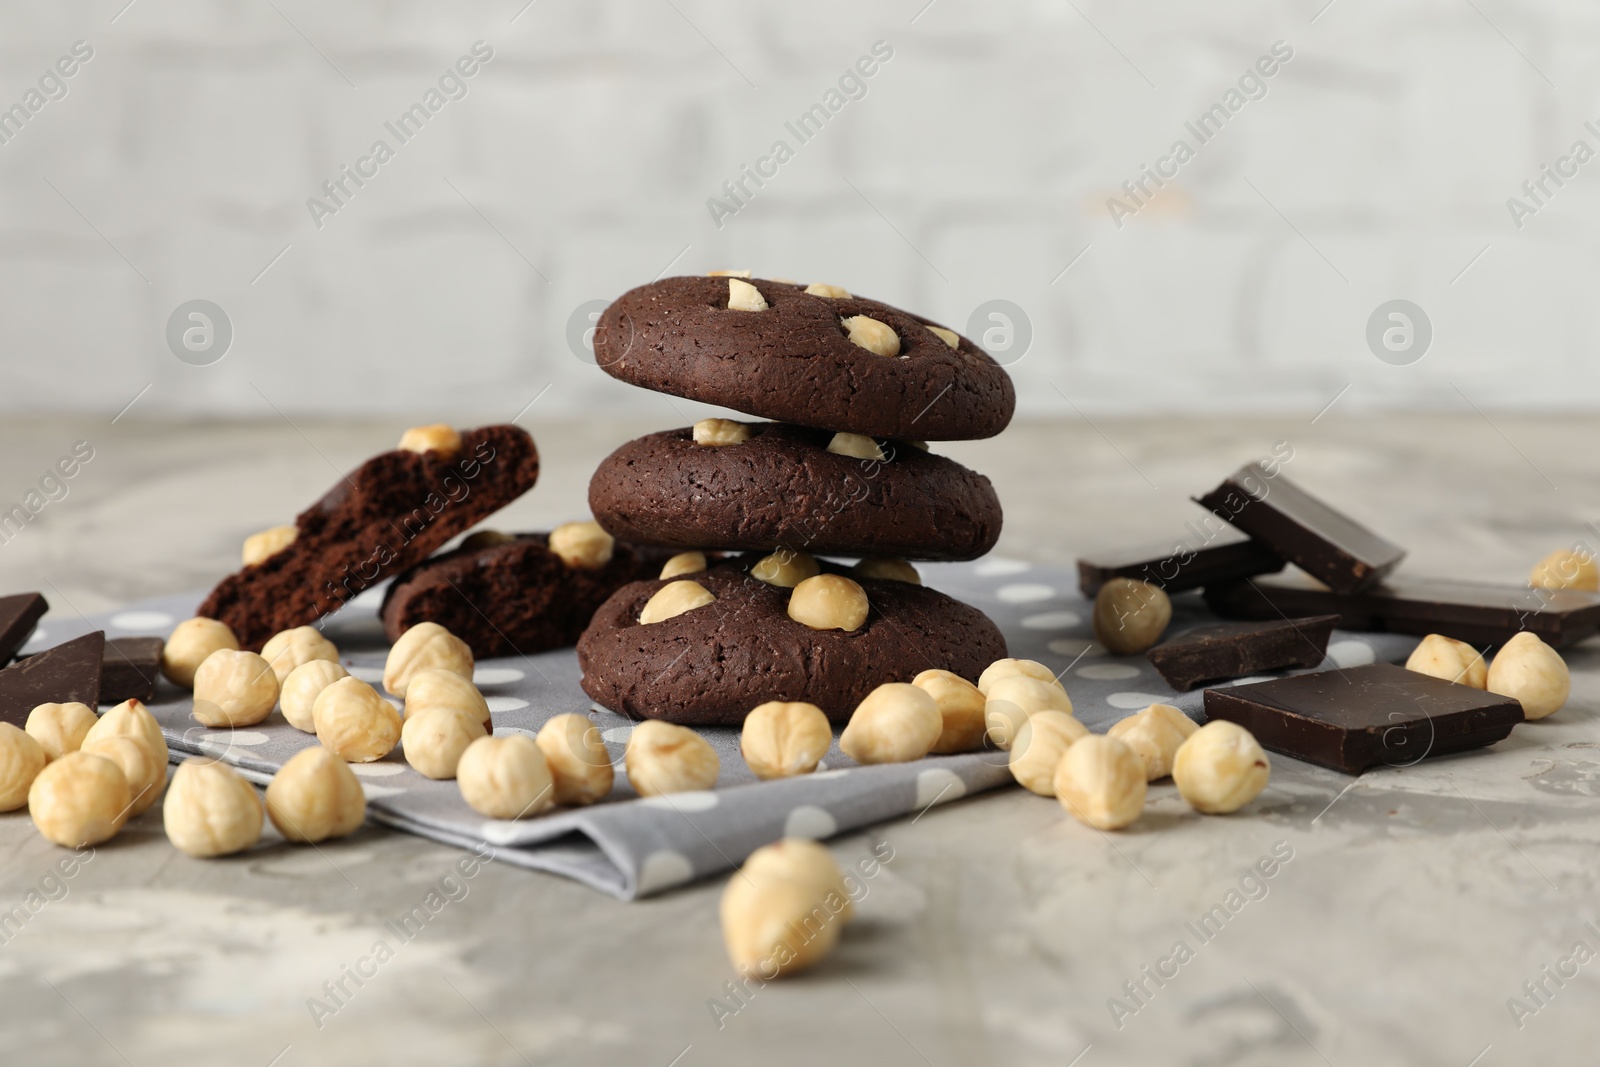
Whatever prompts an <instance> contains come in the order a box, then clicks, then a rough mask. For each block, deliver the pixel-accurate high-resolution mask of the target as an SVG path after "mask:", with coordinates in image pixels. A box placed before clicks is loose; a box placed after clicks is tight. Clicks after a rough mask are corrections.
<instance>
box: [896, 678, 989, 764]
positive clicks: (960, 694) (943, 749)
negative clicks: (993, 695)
mask: <svg viewBox="0 0 1600 1067" xmlns="http://www.w3.org/2000/svg"><path fill="white" fill-rule="evenodd" d="M911 684H912V685H914V686H916V687H917V688H918V689H921V690H923V691H925V692H926V693H927V694H928V695H929V696H931V697H932V698H933V702H934V703H935V704H937V705H938V707H939V717H940V719H942V720H943V723H944V726H943V729H942V730H941V731H940V733H939V739H938V740H937V741H935V742H934V743H933V747H932V748H930V749H929V750H928V751H929V752H932V753H934V754H935V755H944V754H946V753H950V752H971V751H972V750H973V749H975V748H980V747H982V745H983V735H984V732H985V731H986V730H987V729H988V724H987V723H985V721H984V718H983V705H984V697H983V694H982V693H980V692H979V691H978V687H977V686H975V685H973V684H972V683H971V682H969V681H967V680H966V679H965V678H963V677H961V675H959V674H956V673H954V672H953V671H941V670H937V669H934V670H926V671H923V672H922V673H921V674H919V675H917V676H916V677H915V678H913V679H911Z"/></svg>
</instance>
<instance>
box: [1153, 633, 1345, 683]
mask: <svg viewBox="0 0 1600 1067" xmlns="http://www.w3.org/2000/svg"><path fill="white" fill-rule="evenodd" d="M1338 621H1339V616H1337V615H1314V616H1312V617H1311V618H1307V619H1277V620H1275V621H1273V622H1219V623H1213V624H1211V625H1209V626H1197V627H1195V628H1194V629H1193V630H1188V631H1185V632H1184V633H1181V634H1179V635H1178V636H1177V637H1174V638H1172V639H1171V640H1170V641H1164V642H1162V643H1161V644H1159V645H1157V646H1156V647H1155V648H1152V649H1151V650H1150V651H1148V652H1146V653H1145V654H1144V655H1145V658H1146V659H1148V660H1149V661H1150V662H1151V663H1153V664H1154V665H1155V668H1156V670H1158V671H1160V672H1161V677H1163V678H1165V679H1166V680H1167V684H1168V685H1170V686H1172V688H1174V689H1177V690H1179V691H1187V690H1190V689H1193V688H1194V687H1195V686H1197V685H1201V684H1203V683H1206V682H1225V681H1229V680H1231V679H1233V678H1243V677H1244V676H1245V675H1247V674H1257V673H1259V672H1261V671H1277V670H1284V669H1287V668H1289V667H1315V666H1317V664H1319V663H1321V662H1322V660H1323V657H1325V656H1326V655H1327V654H1328V636H1329V635H1330V634H1332V633H1333V626H1334V623H1336V622H1338Z"/></svg>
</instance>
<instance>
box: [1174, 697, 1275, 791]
mask: <svg viewBox="0 0 1600 1067" xmlns="http://www.w3.org/2000/svg"><path fill="white" fill-rule="evenodd" d="M1271 776H1272V766H1271V764H1270V763H1268V761H1267V754H1266V752H1264V751H1263V750H1262V748H1261V746H1260V744H1258V743H1257V742H1256V739H1255V736H1254V735H1252V734H1251V733H1250V731H1249V730H1246V729H1245V728H1244V727H1243V726H1240V725H1239V724H1238V723H1233V722H1228V721H1227V720H1225V719H1213V720H1212V721H1211V722H1208V723H1206V724H1205V725H1204V726H1202V727H1200V729H1198V730H1196V731H1195V732H1194V733H1192V734H1190V735H1189V739H1188V740H1187V741H1185V742H1184V743H1183V744H1182V745H1181V746H1179V748H1178V755H1177V756H1176V757H1175V758H1174V759H1173V761H1172V780H1173V781H1174V782H1176V783H1177V785H1178V792H1179V794H1181V795H1182V797H1183V799H1185V800H1187V801H1188V802H1189V805H1190V807H1192V808H1194V810H1195V811H1199V812H1204V813H1205V814H1207V815H1226V814H1228V813H1229V812H1232V811H1238V810H1239V809H1240V808H1242V807H1244V806H1245V805H1246V804H1248V803H1250V802H1251V801H1252V800H1254V799H1255V798H1256V797H1258V796H1260V795H1261V791H1262V790H1263V789H1265V788H1266V787H1267V779H1268V778H1270V777H1271Z"/></svg>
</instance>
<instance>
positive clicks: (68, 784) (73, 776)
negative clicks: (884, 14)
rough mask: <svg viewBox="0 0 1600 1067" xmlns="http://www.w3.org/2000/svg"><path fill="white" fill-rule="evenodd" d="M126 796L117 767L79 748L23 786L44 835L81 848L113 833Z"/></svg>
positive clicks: (125, 812)
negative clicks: (31, 782) (26, 788)
mask: <svg viewBox="0 0 1600 1067" xmlns="http://www.w3.org/2000/svg"><path fill="white" fill-rule="evenodd" d="M13 729H15V727H13ZM24 736H26V735H24ZM40 755H43V753H42V752H41V753H40ZM131 799H132V797H131V796H130V794H129V792H128V779H127V776H126V775H124V774H123V773H122V768H121V767H119V766H117V764H116V763H115V762H113V761H111V760H109V759H106V758H105V757H104V756H97V755H95V754H94V753H93V752H84V751H82V750H79V751H77V752H68V753H67V754H66V755H65V756H62V757H61V758H60V759H58V760H54V761H52V762H51V763H49V764H48V765H46V766H45V767H44V769H43V770H41V771H39V773H38V775H37V776H36V777H35V778H34V779H33V784H32V785H31V786H30V787H29V789H28V814H29V815H30V816H32V817H33V825H34V826H36V827H38V828H39V832H40V833H41V834H43V835H44V836H45V838H47V839H48V840H50V841H53V842H55V843H56V844H58V845H63V846H65V847H67V848H82V847H83V846H85V845H98V844H99V843H100V842H102V841H109V840H111V839H112V838H113V837H115V836H116V835H117V833H118V831H120V830H121V829H122V827H123V824H124V823H126V822H127V821H128V802H129V801H130V800H131Z"/></svg>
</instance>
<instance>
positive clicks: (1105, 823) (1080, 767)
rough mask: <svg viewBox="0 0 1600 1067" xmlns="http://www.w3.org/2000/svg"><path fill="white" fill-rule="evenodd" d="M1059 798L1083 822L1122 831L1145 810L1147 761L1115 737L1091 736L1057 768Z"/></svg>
mask: <svg viewBox="0 0 1600 1067" xmlns="http://www.w3.org/2000/svg"><path fill="white" fill-rule="evenodd" d="M1054 785H1055V790H1056V798H1057V799H1058V800H1060V801H1061V806H1062V807H1063V808H1066V809H1067V810H1068V811H1069V812H1071V813H1072V814H1073V816H1074V817H1076V818H1077V819H1078V821H1080V822H1084V823H1087V824H1088V825H1090V826H1093V827H1094V828H1095V829H1097V830H1120V829H1122V828H1123V827H1124V826H1127V825H1128V824H1129V823H1131V822H1133V821H1134V820H1135V819H1137V818H1138V817H1139V813H1140V812H1141V811H1143V810H1144V794H1145V776H1144V761H1143V760H1141V759H1140V758H1139V757H1138V755H1137V754H1136V753H1135V752H1134V751H1133V749H1131V748H1129V747H1128V746H1127V745H1125V744H1123V743H1122V742H1121V741H1118V740H1117V739H1116V738H1114V737H1106V736H1104V735H1103V734H1089V735H1087V736H1085V737H1080V738H1079V739H1078V740H1076V741H1074V742H1073V743H1072V744H1071V745H1069V746H1068V747H1067V751H1066V752H1065V753H1063V754H1062V756H1061V760H1060V762H1058V763H1057V764H1056V771H1055V777H1054Z"/></svg>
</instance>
